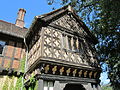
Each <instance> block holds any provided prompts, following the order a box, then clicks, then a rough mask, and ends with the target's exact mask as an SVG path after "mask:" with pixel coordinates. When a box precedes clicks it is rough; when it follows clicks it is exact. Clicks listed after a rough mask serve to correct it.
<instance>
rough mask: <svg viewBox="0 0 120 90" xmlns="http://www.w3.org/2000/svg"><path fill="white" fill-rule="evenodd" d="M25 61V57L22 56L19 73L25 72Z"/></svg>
mask: <svg viewBox="0 0 120 90" xmlns="http://www.w3.org/2000/svg"><path fill="white" fill-rule="evenodd" d="M25 61H26V57H25V56H24V57H23V59H22V60H21V62H20V70H21V72H23V73H24V71H25Z"/></svg>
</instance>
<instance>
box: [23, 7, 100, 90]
mask: <svg viewBox="0 0 120 90" xmlns="http://www.w3.org/2000/svg"><path fill="white" fill-rule="evenodd" d="M25 43H26V46H27V48H26V50H27V64H26V73H25V76H24V78H25V86H26V87H30V84H29V82H30V81H31V77H34V78H35V79H36V80H37V81H38V82H37V84H38V90H100V87H99V82H100V80H99V77H100V72H101V69H100V66H99V62H98V60H97V54H96V50H95V44H97V43H98V40H97V39H96V37H95V36H94V35H93V34H92V32H91V31H90V30H89V29H88V27H87V26H86V25H85V24H84V23H83V21H82V20H81V18H80V17H79V16H78V15H77V14H76V13H75V11H74V10H73V8H72V7H71V6H69V5H67V6H64V7H62V8H60V9H57V10H55V11H53V12H50V13H47V14H44V15H40V16H36V17H35V18H34V21H33V23H32V25H31V26H30V28H29V31H28V33H27V34H26V36H25Z"/></svg>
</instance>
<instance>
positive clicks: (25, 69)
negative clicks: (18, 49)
mask: <svg viewBox="0 0 120 90" xmlns="http://www.w3.org/2000/svg"><path fill="white" fill-rule="evenodd" d="M24 44H25V46H26V61H25V72H26V71H27V59H28V46H27V43H26V38H25V37H24Z"/></svg>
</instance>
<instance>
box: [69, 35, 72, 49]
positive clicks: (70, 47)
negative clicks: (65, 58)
mask: <svg viewBox="0 0 120 90" xmlns="http://www.w3.org/2000/svg"><path fill="white" fill-rule="evenodd" d="M68 46H69V49H70V50H72V46H71V37H69V36H68Z"/></svg>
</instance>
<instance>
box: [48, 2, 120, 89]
mask: <svg viewBox="0 0 120 90" xmlns="http://www.w3.org/2000/svg"><path fill="white" fill-rule="evenodd" d="M56 2H59V3H60V4H62V5H66V4H68V3H69V4H71V6H73V7H74V8H75V10H76V12H77V13H78V14H79V15H80V17H82V18H83V20H84V22H85V23H86V24H87V26H88V27H89V28H90V29H91V30H92V31H93V33H94V34H95V35H96V37H97V38H98V40H99V43H98V44H97V45H96V49H97V51H98V53H99V57H98V58H99V60H100V62H101V63H107V64H108V67H107V70H108V76H109V78H110V81H111V85H112V86H113V88H114V89H115V90H117V89H119V88H120V19H119V17H120V1H119V0H48V4H50V5H52V4H53V3H56Z"/></svg>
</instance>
